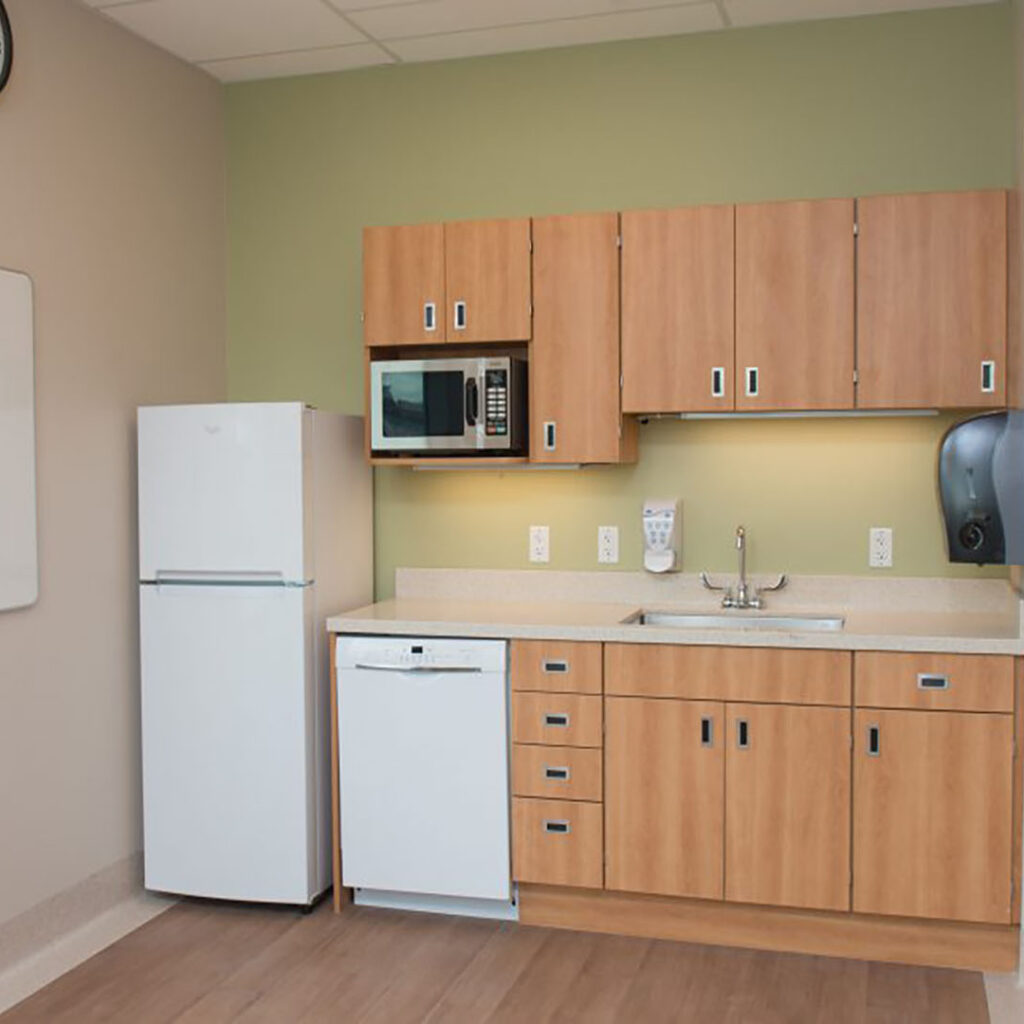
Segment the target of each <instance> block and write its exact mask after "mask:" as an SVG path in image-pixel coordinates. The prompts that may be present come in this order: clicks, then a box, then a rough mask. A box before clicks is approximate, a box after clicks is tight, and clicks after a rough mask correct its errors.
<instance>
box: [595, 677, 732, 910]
mask: <svg viewBox="0 0 1024 1024" xmlns="http://www.w3.org/2000/svg"><path fill="white" fill-rule="evenodd" d="M605 716H606V721H605V805H604V806H605V850H606V854H607V863H606V866H605V887H606V888H608V889H619V890H623V891H625V892H643V893H657V894H660V895H663V896H698V897H703V898H706V899H721V898H722V839H723V834H724V832H723V814H724V808H723V800H724V784H725V771H724V769H725V756H724V750H723V746H722V741H723V737H722V726H723V724H724V717H725V714H724V705H722V704H718V703H711V702H706V701H682V700H647V699H644V698H637V697H610V698H608V699H606V700H605Z"/></svg>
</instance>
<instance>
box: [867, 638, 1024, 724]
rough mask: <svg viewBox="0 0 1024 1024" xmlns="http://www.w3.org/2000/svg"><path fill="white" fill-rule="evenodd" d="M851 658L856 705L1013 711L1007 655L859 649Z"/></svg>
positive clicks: (940, 709) (927, 709)
mask: <svg viewBox="0 0 1024 1024" xmlns="http://www.w3.org/2000/svg"><path fill="white" fill-rule="evenodd" d="M853 664H854V686H855V689H854V694H855V700H856V704H857V707H861V708H920V709H922V710H926V711H996V712H1005V713H1011V712H1012V711H1013V658H1012V657H1009V656H1002V655H996V654H916V653H913V654H904V653H902V652H900V653H892V652H889V651H885V652H882V651H863V652H860V651H858V652H857V654H856V655H855V656H854V662H853Z"/></svg>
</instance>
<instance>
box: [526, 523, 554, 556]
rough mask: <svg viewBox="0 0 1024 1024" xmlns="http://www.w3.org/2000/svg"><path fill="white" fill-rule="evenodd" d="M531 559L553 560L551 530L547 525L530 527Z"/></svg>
mask: <svg viewBox="0 0 1024 1024" xmlns="http://www.w3.org/2000/svg"><path fill="white" fill-rule="evenodd" d="M530 561H531V562H550V561H551V531H550V530H549V529H548V527H546V526H531V527H530Z"/></svg>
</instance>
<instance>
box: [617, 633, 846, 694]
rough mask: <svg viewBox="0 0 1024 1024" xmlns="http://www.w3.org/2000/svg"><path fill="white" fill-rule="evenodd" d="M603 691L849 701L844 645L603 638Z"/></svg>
mask: <svg viewBox="0 0 1024 1024" xmlns="http://www.w3.org/2000/svg"><path fill="white" fill-rule="evenodd" d="M604 676H605V692H606V693H608V694H616V695H618V696H623V697H682V698H684V699H687V700H722V701H744V702H749V703H753V704H775V703H784V704H832V705H840V706H842V705H848V704H849V703H850V683H851V676H852V670H851V655H850V652H849V651H794V650H788V649H786V648H781V647H684V646H679V645H675V644H605V645H604Z"/></svg>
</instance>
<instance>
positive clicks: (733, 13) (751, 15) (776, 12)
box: [725, 0, 999, 27]
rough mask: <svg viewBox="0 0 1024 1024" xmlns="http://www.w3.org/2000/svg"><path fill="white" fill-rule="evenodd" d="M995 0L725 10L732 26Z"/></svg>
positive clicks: (778, 2)
mask: <svg viewBox="0 0 1024 1024" xmlns="http://www.w3.org/2000/svg"><path fill="white" fill-rule="evenodd" d="M997 2H999V0H725V10H726V13H727V14H728V15H729V20H730V21H731V22H732V23H733V25H736V26H738V27H739V26H745V25H766V24H770V23H771V22H779V21H811V20H817V19H819V18H849V17H855V16H857V15H862V14H890V13H892V12H894V11H909V10H921V9H923V8H933V7H964V6H967V5H969V4H987V3H997Z"/></svg>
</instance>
